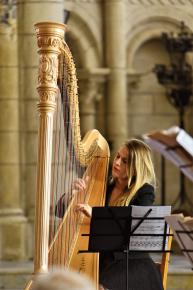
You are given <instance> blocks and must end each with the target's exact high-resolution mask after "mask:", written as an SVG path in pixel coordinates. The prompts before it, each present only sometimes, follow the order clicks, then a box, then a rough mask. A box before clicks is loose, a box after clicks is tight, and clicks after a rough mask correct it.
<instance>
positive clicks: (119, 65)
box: [105, 0, 128, 151]
mask: <svg viewBox="0 0 193 290" xmlns="http://www.w3.org/2000/svg"><path fill="white" fill-rule="evenodd" d="M125 10H126V7H125V1H124V0H105V44H106V66H107V67H109V68H110V70H111V72H110V76H109V80H108V92H107V138H108V141H109V143H110V146H111V147H112V149H113V151H114V150H116V149H117V147H118V146H119V145H120V143H122V142H124V141H125V139H126V138H127V126H128V124H127V80H126V33H125V28H126V24H125Z"/></svg>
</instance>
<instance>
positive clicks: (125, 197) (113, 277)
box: [75, 139, 163, 290]
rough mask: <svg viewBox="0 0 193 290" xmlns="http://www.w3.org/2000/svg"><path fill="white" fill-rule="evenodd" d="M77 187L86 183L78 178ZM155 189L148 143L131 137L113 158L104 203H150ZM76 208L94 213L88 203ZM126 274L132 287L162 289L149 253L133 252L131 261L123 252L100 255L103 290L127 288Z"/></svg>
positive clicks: (107, 204) (132, 289)
mask: <svg viewBox="0 0 193 290" xmlns="http://www.w3.org/2000/svg"><path fill="white" fill-rule="evenodd" d="M75 187H76V188H77V189H79V190H82V191H84V190H85V187H86V184H85V182H84V181H83V180H77V182H76V184H75ZM154 190H155V173H154V167H153V163H152V160H151V150H150V148H149V146H147V145H146V144H145V143H144V142H142V141H141V140H138V139H131V140H128V141H127V142H126V143H125V144H124V145H123V146H121V147H120V148H119V150H118V152H117V154H116V156H115V158H114V161H113V165H112V177H111V178H110V182H109V184H108V186H107V193H106V205H105V206H128V205H140V206H151V205H152V204H153V202H154V199H155V193H154ZM77 210H78V211H81V212H83V213H84V214H85V215H87V216H91V215H92V208H91V207H90V206H89V205H88V204H78V205H77ZM127 262H128V269H129V270H128V273H126V269H127V264H126V263H127ZM127 274H128V279H129V290H163V286H162V280H161V275H160V272H159V270H158V269H157V267H156V265H155V264H154V262H153V261H152V259H151V258H150V257H149V254H147V253H144V254H142V253H134V254H130V255H129V259H128V261H126V257H125V255H124V254H117V253H112V252H111V253H102V254H101V255H100V283H101V284H102V285H103V287H104V289H109V290H125V289H126V275H127Z"/></svg>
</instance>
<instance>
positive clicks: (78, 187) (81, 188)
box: [73, 176, 89, 194]
mask: <svg viewBox="0 0 193 290" xmlns="http://www.w3.org/2000/svg"><path fill="white" fill-rule="evenodd" d="M88 180H89V177H88V176H86V178H85V179H83V178H77V179H76V180H75V181H74V184H73V191H75V192H80V193H83V194H84V193H85V191H86V187H87V184H88Z"/></svg>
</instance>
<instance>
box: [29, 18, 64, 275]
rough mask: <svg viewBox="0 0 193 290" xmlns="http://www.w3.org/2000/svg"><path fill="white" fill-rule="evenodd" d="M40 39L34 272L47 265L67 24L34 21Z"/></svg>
mask: <svg viewBox="0 0 193 290" xmlns="http://www.w3.org/2000/svg"><path fill="white" fill-rule="evenodd" d="M35 28H36V33H37V39H38V47H39V50H38V53H39V55H40V58H39V75H38V87H37V90H38V93H39V103H38V111H39V144H38V162H37V191H36V212H35V258H34V272H35V273H37V272H41V273H42V272H46V271H47V268H48V237H49V212H50V184H51V162H52V135H53V114H54V111H55V109H56V98H57V95H58V86H57V78H58V56H59V54H60V53H61V50H60V49H61V47H62V46H63V43H62V41H63V39H64V32H65V26H64V25H62V24H61V25H60V24H56V23H55V24H54V23H46V22H45V23H37V24H36V25H35Z"/></svg>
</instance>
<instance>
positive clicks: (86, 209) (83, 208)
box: [75, 203, 92, 217]
mask: <svg viewBox="0 0 193 290" xmlns="http://www.w3.org/2000/svg"><path fill="white" fill-rule="evenodd" d="M75 211H78V212H82V213H83V214H85V215H86V216H87V217H91V216H92V207H91V206H90V205H88V204H87V203H79V204H77V205H76V207H75Z"/></svg>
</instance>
